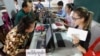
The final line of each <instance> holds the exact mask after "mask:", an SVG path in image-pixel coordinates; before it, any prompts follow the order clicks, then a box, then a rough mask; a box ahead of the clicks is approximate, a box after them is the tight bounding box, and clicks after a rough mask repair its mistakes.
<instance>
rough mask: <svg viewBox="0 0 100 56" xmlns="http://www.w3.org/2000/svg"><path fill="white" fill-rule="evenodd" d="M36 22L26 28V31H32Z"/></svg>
mask: <svg viewBox="0 0 100 56" xmlns="http://www.w3.org/2000/svg"><path fill="white" fill-rule="evenodd" d="M34 27H35V23H32V24H30V27H29V28H28V29H26V32H28V33H31V32H32V31H33V30H34Z"/></svg>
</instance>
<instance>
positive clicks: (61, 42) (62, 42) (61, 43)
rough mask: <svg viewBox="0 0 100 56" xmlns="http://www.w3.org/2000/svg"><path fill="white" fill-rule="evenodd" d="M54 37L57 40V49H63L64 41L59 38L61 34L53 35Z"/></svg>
mask: <svg viewBox="0 0 100 56" xmlns="http://www.w3.org/2000/svg"><path fill="white" fill-rule="evenodd" d="M55 36H56V39H57V45H58V47H65V44H64V40H63V38H62V36H61V33H55Z"/></svg>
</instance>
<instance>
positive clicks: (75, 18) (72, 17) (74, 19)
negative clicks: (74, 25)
mask: <svg viewBox="0 0 100 56" xmlns="http://www.w3.org/2000/svg"><path fill="white" fill-rule="evenodd" d="M72 19H73V20H77V19H80V18H75V17H72Z"/></svg>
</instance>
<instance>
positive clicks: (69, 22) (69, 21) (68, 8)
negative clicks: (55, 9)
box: [62, 3, 74, 26]
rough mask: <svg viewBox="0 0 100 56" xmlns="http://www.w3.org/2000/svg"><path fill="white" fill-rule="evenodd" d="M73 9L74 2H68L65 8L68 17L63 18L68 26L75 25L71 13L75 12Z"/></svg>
mask: <svg viewBox="0 0 100 56" xmlns="http://www.w3.org/2000/svg"><path fill="white" fill-rule="evenodd" d="M73 9H74V4H73V3H68V4H66V7H65V10H66V13H67V14H66V17H65V19H62V20H63V21H64V23H65V25H66V24H67V25H68V26H73V20H72V16H71V14H72V13H73Z"/></svg>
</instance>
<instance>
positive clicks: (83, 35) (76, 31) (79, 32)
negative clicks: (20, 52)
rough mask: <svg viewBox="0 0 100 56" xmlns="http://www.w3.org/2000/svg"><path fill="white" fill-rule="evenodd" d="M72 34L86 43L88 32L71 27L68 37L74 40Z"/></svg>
mask: <svg viewBox="0 0 100 56" xmlns="http://www.w3.org/2000/svg"><path fill="white" fill-rule="evenodd" d="M72 34H74V35H76V36H77V37H78V38H79V39H80V40H82V41H85V40H86V38H87V34H88V31H85V30H81V29H75V28H70V27H69V28H68V32H67V36H68V37H71V38H73V37H72Z"/></svg>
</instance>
